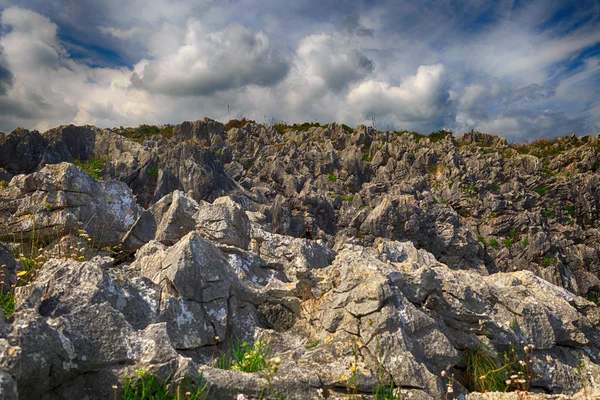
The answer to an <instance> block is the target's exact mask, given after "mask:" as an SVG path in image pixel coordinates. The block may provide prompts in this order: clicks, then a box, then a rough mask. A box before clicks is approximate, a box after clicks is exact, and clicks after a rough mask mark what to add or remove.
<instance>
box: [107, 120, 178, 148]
mask: <svg viewBox="0 0 600 400" xmlns="http://www.w3.org/2000/svg"><path fill="white" fill-rule="evenodd" d="M118 132H119V133H120V134H121V135H123V136H125V137H126V138H128V139H131V140H133V141H134V142H137V143H140V144H141V143H143V142H144V140H146V139H147V138H149V137H151V136H153V135H160V136H163V137H166V138H167V139H170V138H172V137H173V135H174V134H175V126H174V125H170V124H167V125H162V126H160V127H159V126H156V125H140V126H138V127H137V128H123V127H121V128H120V129H119V130H118Z"/></svg>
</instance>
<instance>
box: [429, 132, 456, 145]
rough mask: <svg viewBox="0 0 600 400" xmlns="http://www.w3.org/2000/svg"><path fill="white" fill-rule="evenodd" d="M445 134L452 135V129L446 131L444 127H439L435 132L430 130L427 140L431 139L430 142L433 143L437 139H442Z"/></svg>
mask: <svg viewBox="0 0 600 400" xmlns="http://www.w3.org/2000/svg"><path fill="white" fill-rule="evenodd" d="M447 136H450V137H452V131H447V130H445V129H441V130H439V131H437V132H431V133H430V134H429V136H428V137H429V140H431V141H432V142H434V143H435V142H437V141H439V140H442V139H444V138H445V137H447Z"/></svg>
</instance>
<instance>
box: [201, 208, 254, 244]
mask: <svg viewBox="0 0 600 400" xmlns="http://www.w3.org/2000/svg"><path fill="white" fill-rule="evenodd" d="M194 219H195V220H196V230H197V231H198V233H199V234H200V235H201V236H202V237H205V238H207V239H210V240H212V241H215V242H217V243H222V244H228V245H231V246H235V247H239V248H242V249H248V245H249V244H250V220H249V219H248V216H247V215H246V213H245V212H244V211H243V210H242V208H241V207H240V206H239V205H238V204H237V203H235V202H234V201H233V200H232V199H231V198H229V197H221V198H218V199H216V200H215V201H214V202H213V203H212V204H211V205H205V206H203V207H201V208H200V209H199V210H198V212H197V213H196V215H194Z"/></svg>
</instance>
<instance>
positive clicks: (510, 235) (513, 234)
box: [508, 229, 517, 239]
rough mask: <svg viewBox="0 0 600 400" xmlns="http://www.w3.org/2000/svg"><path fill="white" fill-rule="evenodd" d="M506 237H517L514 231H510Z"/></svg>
mask: <svg viewBox="0 0 600 400" xmlns="http://www.w3.org/2000/svg"><path fill="white" fill-rule="evenodd" d="M508 237H509V238H511V239H514V238H516V237H517V231H515V230H514V229H511V230H510V232H508Z"/></svg>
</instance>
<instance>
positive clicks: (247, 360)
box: [216, 340, 270, 372]
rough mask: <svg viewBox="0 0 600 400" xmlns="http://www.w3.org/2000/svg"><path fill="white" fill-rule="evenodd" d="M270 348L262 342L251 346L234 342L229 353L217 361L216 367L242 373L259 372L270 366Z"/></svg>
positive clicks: (241, 342) (246, 343)
mask: <svg viewBox="0 0 600 400" xmlns="http://www.w3.org/2000/svg"><path fill="white" fill-rule="evenodd" d="M269 350H270V349H269V346H268V345H267V344H265V343H263V342H262V341H260V340H259V341H258V342H256V343H254V344H250V343H248V342H245V341H239V340H238V341H237V342H235V343H234V342H232V344H231V348H230V350H229V354H228V353H223V354H222V355H221V357H220V358H219V359H218V360H217V364H216V367H217V368H220V369H227V370H229V369H232V370H236V371H242V372H258V371H262V370H263V369H265V368H266V367H267V365H268V361H267V357H268V356H269Z"/></svg>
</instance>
